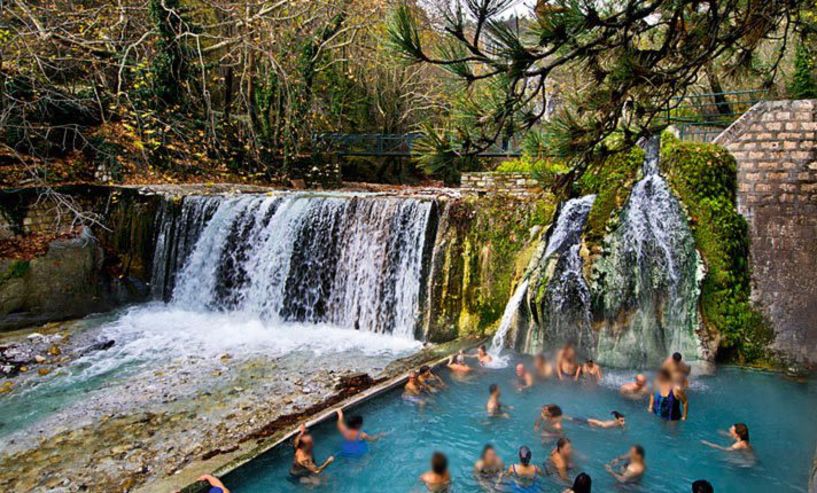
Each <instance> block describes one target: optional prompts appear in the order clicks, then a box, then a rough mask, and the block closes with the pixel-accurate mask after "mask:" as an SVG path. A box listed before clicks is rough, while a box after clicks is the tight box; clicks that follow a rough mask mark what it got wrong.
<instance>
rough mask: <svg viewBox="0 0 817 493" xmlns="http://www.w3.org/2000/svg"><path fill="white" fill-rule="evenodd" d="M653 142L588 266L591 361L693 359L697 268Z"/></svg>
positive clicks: (642, 362)
mask: <svg viewBox="0 0 817 493" xmlns="http://www.w3.org/2000/svg"><path fill="white" fill-rule="evenodd" d="M659 150H660V140H659V138H657V137H654V138H652V139H650V140H649V141H648V142H647V143H646V145H645V151H646V158H645V161H644V169H643V172H644V178H643V179H642V180H641V181H639V182H638V183H636V184H635V186H634V187H633V190H632V192H631V194H630V198H629V200H628V202H627V205H626V206H625V207H624V210H623V211H622V213H621V217H620V224H619V225H618V227H617V228H616V230H615V231H614V232H613V233H612V234H611V235H610V236H609V237H608V238H607V239H606V240H605V255H604V256H603V257H602V258H601V259H599V261H597V262H596V264H595V265H594V275H593V277H594V283H593V289H592V293H593V312H594V316H595V318H596V320H595V323H596V324H597V326H598V327H599V332H598V334H599V335H598V344H597V351H596V352H597V356H596V357H597V359H599V360H600V361H603V362H605V363H607V364H609V365H613V366H620V367H632V366H634V365H642V366H644V365H655V364H658V363H660V361H661V360H662V359H663V358H664V357H666V355H667V354H669V353H671V352H674V351H679V352H681V353H683V354H684V355H685V356H686V357H687V358H689V359H694V358H695V357H696V356H697V355H698V354H699V352H700V347H699V343H698V341H697V338H696V336H695V329H696V328H697V327H698V315H697V304H698V295H699V286H698V282H699V268H700V265H701V262H700V259H699V256H698V253H697V251H696V250H695V241H694V238H693V236H692V233H691V231H690V229H689V225H688V224H687V219H686V215H685V214H684V211H683V209H682V208H681V204H680V202H679V201H678V199H677V198H675V196H674V195H673V194H672V192H671V190H670V188H669V186H668V184H667V182H666V181H665V180H664V178H662V177H661V175H660V174H659V172H658V161H659Z"/></svg>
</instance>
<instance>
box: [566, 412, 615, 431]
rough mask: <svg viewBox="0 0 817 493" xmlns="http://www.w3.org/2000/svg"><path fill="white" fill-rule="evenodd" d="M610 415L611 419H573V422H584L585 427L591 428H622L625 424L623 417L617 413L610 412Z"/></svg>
mask: <svg viewBox="0 0 817 493" xmlns="http://www.w3.org/2000/svg"><path fill="white" fill-rule="evenodd" d="M610 414H612V415H613V419H594V418H588V419H586V420H581V419H579V418H573V421H576V422H578V423H581V422H582V421H584V422H585V423H586V424H587V426H590V427H593V428H604V429H609V428H624V425H626V424H627V421H626V420H625V419H624V415H623V414H621V413H620V412H618V411H612V412H611V413H610Z"/></svg>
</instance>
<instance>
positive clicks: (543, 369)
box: [533, 353, 553, 379]
mask: <svg viewBox="0 0 817 493" xmlns="http://www.w3.org/2000/svg"><path fill="white" fill-rule="evenodd" d="M533 367H534V369H535V370H536V376H537V377H539V378H543V379H548V378H550V377H552V376H553V365H551V364H550V362H549V361H548V360H547V358H545V355H544V354H542V353H539V354H537V355H536V357H535V358H534V359H533Z"/></svg>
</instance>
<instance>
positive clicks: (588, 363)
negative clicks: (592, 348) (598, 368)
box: [584, 359, 596, 368]
mask: <svg viewBox="0 0 817 493" xmlns="http://www.w3.org/2000/svg"><path fill="white" fill-rule="evenodd" d="M584 364H586V365H587V366H589V367H590V368H593V366H594V365H595V364H596V363H595V362H593V360H592V359H588V360H587V361H585V362H584Z"/></svg>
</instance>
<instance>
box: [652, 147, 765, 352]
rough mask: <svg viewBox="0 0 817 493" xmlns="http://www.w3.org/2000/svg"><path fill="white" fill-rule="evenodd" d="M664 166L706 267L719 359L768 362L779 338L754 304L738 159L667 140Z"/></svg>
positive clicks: (705, 291)
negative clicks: (740, 209)
mask: <svg viewBox="0 0 817 493" xmlns="http://www.w3.org/2000/svg"><path fill="white" fill-rule="evenodd" d="M661 167H662V171H663V172H664V174H665V176H666V177H667V179H668V180H669V183H670V185H671V186H672V188H673V190H674V191H675V193H676V194H678V196H679V198H680V199H681V201H682V202H683V204H684V206H685V207H686V209H687V212H688V214H689V216H690V222H691V226H692V231H693V234H694V236H695V242H696V245H697V247H698V250H699V251H700V252H701V254H702V256H703V258H704V262H705V264H706V269H707V273H706V276H705V278H704V279H703V282H702V285H701V312H702V315H703V322H704V324H705V325H706V327H707V329H708V330H709V331H711V332H717V333H718V334H719V335H720V337H721V340H720V346H721V347H720V350H719V358H720V359H724V360H727V361H735V362H739V363H741V364H764V363H768V360H769V353H768V346H769V344H770V343H771V342H772V341H773V339H774V333H773V331H772V330H771V328H770V326H769V325H768V323H767V322H766V321H765V320H764V318H763V316H762V315H761V314H760V313H759V312H758V311H757V310H756V309H755V308H754V307H753V306H752V304H751V302H750V301H749V295H750V290H751V287H750V272H749V265H748V263H747V259H748V258H749V231H748V226H747V224H746V221H745V220H744V219H743V217H742V216H741V215H740V214H739V213H738V212H737V208H736V197H735V193H736V190H737V178H736V169H737V164H736V162H735V159H734V158H733V157H732V156H731V155H730V154H729V152H728V151H727V150H726V149H724V148H722V147H719V146H716V145H712V144H699V143H691V142H680V141H678V140H677V139H665V142H664V145H663V146H662V149H661Z"/></svg>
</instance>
